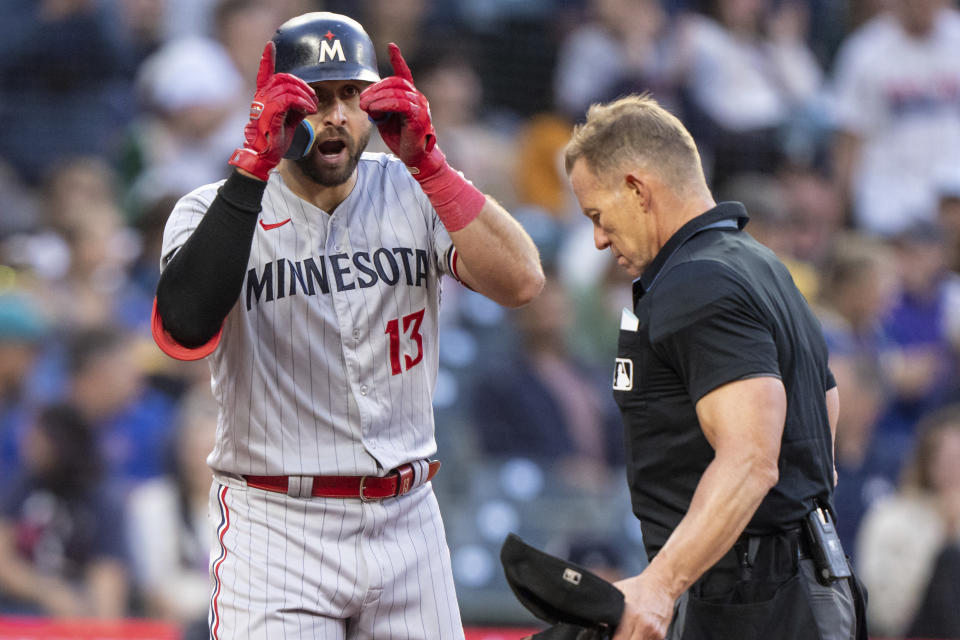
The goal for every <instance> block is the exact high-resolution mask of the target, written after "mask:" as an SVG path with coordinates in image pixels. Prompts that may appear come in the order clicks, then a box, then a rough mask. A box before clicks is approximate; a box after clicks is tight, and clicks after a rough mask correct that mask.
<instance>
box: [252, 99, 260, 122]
mask: <svg viewBox="0 0 960 640" xmlns="http://www.w3.org/2000/svg"><path fill="white" fill-rule="evenodd" d="M262 113H263V103H262V102H252V103H250V119H251V120H259V119H260V114H262Z"/></svg>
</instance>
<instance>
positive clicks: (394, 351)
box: [384, 309, 424, 375]
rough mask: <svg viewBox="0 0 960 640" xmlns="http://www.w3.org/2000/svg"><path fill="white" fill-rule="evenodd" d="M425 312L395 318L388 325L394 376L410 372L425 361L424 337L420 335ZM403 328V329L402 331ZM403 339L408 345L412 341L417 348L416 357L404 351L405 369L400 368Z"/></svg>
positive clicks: (391, 364) (387, 331) (391, 369)
mask: <svg viewBox="0 0 960 640" xmlns="http://www.w3.org/2000/svg"><path fill="white" fill-rule="evenodd" d="M423 312H424V309H420V311H414V312H413V313H410V314H408V315H405V316H403V318H394V319H393V320H391V321H389V322H388V323H387V330H386V331H384V333H385V334H387V335H388V336H390V371H391V372H392V374H393V375H397V374H398V373H402V372H403V371H409V370H410V369H411V368H412V367H415V366H416V365H417V364H418V363H419V362H420V361H421V360H423V336H422V335H421V334H420V324H421V323H422V322H423ZM401 326H402V327H403V329H402V330H401ZM401 338H404V342H405V343H408V344H409V342H411V341H412V342H413V343H414V344H415V345H416V348H417V353H416V355H415V356H412V357H411V356H410V355H409V354H408V353H407V350H406V349H404V350H403V351H404V354H403V363H404V365H406V366H405V367H403V368H401V367H400V340H401Z"/></svg>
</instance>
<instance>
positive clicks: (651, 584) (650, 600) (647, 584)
mask: <svg viewBox="0 0 960 640" xmlns="http://www.w3.org/2000/svg"><path fill="white" fill-rule="evenodd" d="M614 586H615V587H617V588H618V589H620V591H622V592H623V595H624V599H625V602H624V605H625V606H624V609H623V617H622V618H620V625H619V626H618V627H617V633H616V634H614V636H613V640H663V638H665V637H666V635H667V630H668V629H669V627H670V621H671V620H672V619H673V606H674V599H673V598H671V597H670V595H668V594H667V591H666V589H665V588H664V586H663V585H661V584H660V583H659V582H658V581H657V580H656V578H655V577H654V576H653V575H652V574H649V573H648V572H646V571H644V572H643V573H641V574H640V575H638V576H634V577H632V578H627V579H625V580H621V581H619V582H616V583H614Z"/></svg>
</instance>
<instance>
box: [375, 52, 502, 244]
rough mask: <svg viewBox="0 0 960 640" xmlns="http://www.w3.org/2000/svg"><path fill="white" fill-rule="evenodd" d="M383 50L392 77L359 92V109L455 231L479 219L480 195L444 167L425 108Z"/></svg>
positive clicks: (401, 65)
mask: <svg viewBox="0 0 960 640" xmlns="http://www.w3.org/2000/svg"><path fill="white" fill-rule="evenodd" d="M389 49H390V64H391V65H393V73H394V74H395V75H392V76H390V77H389V78H384V79H383V80H381V81H380V82H377V83H375V84H373V85H370V86H369V87H367V88H366V89H364V90H363V93H361V94H360V108H361V109H363V110H364V111H366V112H367V114H368V115H369V116H370V117H371V118H372V119H373V121H374V122H375V123H376V125H377V129H379V130H380V137H381V138H383V142H384V143H385V144H386V145H387V147H389V149H390V150H391V151H393V153H394V154H395V155H396V156H397V157H398V158H400V160H402V161H403V163H404V164H405V165H407V168H409V169H410V173H412V174H413V177H414V178H416V180H417V182H419V183H420V186H421V187H422V188H423V191H424V193H426V194H427V197H428V198H429V199H430V203H431V204H432V205H433V208H434V209H436V211H437V215H439V216H440V220H441V221H442V222H443V224H444V226H445V227H446V228H447V231H459V230H460V229H462V228H463V227H465V226H467V225H468V224H469V223H470V222H471V221H472V220H473V219H474V218H476V217H477V215H479V213H480V210H481V209H482V208H483V205H484V203H485V202H486V200H487V199H486V196H484V195H483V194H482V193H481V192H480V191H479V190H478V189H477V188H476V187H474V186H473V185H472V184H470V182H468V181H467V180H466V179H464V177H463V176H462V175H461V174H459V173H458V172H456V171H454V170H453V169H452V168H450V165H449V164H447V159H446V157H445V156H444V155H443V152H442V151H440V147H438V146H437V136H436V131H434V129H433V123H432V122H431V121H430V104H429V103H428V102H427V99H426V97H425V96H424V95H423V94H422V93H420V92H419V91H417V88H416V87H415V86H413V75H412V74H411V73H410V67H408V66H407V63H406V61H405V60H404V59H403V56H402V55H401V54H400V47H398V46H397V45H395V44H394V43H392V42H391V43H390V45H389Z"/></svg>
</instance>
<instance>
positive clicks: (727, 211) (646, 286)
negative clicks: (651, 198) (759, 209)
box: [633, 202, 750, 304]
mask: <svg viewBox="0 0 960 640" xmlns="http://www.w3.org/2000/svg"><path fill="white" fill-rule="evenodd" d="M749 219H750V216H748V215H747V210H746V208H745V207H744V206H743V205H742V204H740V203H739V202H721V203H720V204H718V205H717V206H715V207H714V208H712V209H710V210H709V211H707V212H706V213H702V214H700V215H699V216H697V217H696V218H694V219H693V220H690V221H689V222H687V223H686V224H685V225H683V226H682V227H680V228H679V229H678V230H677V232H676V233H674V234H673V235H672V236H670V239H669V240H667V243H666V244H665V245H663V248H661V249H660V252H659V253H657V255H656V257H655V258H654V259H653V262H651V263H650V264H649V265H648V266H647V268H646V269H645V270H644V272H643V274H642V275H641V276H640V277H639V278H637V279H636V280H634V281H633V303H634V304H636V303H637V300H639V299H640V297H641V296H643V294H644V293H646V292H647V291H649V290H650V287H651V286H653V283H654V281H655V280H656V279H657V276H659V275H660V272H661V271H662V270H663V267H664V266H665V265H666V264H667V260H669V259H670V257H671V256H672V255H673V254H674V253H675V252H676V251H677V249H679V248H680V247H682V246H683V245H684V243H686V242H687V240H689V239H690V238H692V237H693V236H695V235H697V234H698V233H700V232H701V231H704V230H705V229H707V228H710V227H726V226H730V227H731V228H734V225H735V228H736V229H743V228H744V227H745V226H747V221H748V220H749ZM726 221H729V222H730V223H732V224H729V225H727V224H724V223H725V222H726Z"/></svg>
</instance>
